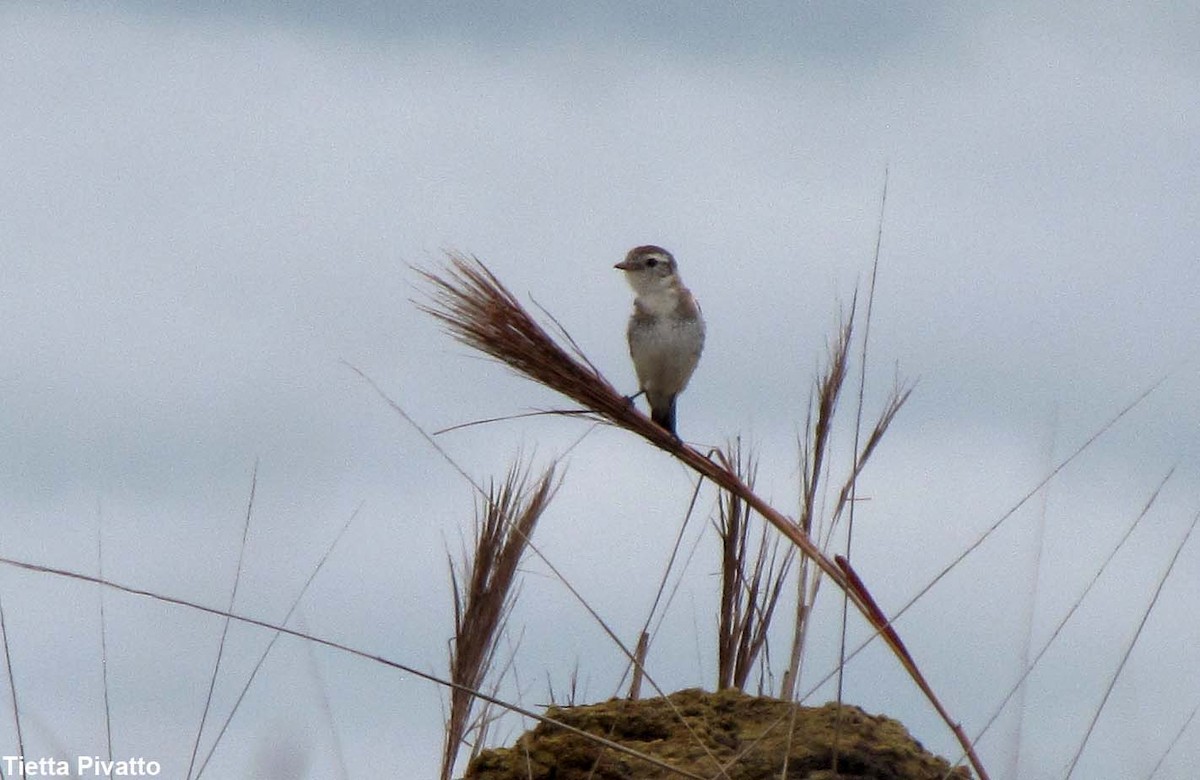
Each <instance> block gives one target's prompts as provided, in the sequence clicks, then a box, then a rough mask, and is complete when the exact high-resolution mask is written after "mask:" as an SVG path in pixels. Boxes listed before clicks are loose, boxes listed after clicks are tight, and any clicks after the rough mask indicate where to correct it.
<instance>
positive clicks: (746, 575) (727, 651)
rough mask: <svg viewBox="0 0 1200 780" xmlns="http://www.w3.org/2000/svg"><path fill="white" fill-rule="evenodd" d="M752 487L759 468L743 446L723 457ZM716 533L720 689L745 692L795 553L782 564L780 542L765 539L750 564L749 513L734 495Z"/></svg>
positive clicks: (724, 500)
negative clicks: (718, 540)
mask: <svg viewBox="0 0 1200 780" xmlns="http://www.w3.org/2000/svg"><path fill="white" fill-rule="evenodd" d="M718 457H719V458H720V459H721V460H722V462H724V463H725V464H726V465H727V466H728V467H730V468H732V469H734V470H735V471H736V472H737V473H738V474H739V475H741V477H742V479H743V480H744V481H745V482H746V484H747V485H749V486H750V487H751V488H753V487H754V478H755V474H756V472H757V464H756V463H755V461H754V458H753V456H752V455H745V454H744V453H743V451H742V446H741V441H740V440H739V441H737V442H735V443H734V444H732V445H730V446H729V447H727V448H726V450H725V451H724V452H721V453H718ZM717 508H718V518H717V523H716V527H717V534H718V537H719V538H720V540H721V599H720V608H719V610H718V619H717V688H718V690H720V689H724V688H735V689H737V690H739V691H741V690H745V687H746V681H747V680H748V679H749V677H750V673H751V672H752V671H753V669H754V663H755V661H756V660H757V658H758V656H759V653H760V652H761V651H762V649H763V647H764V645H765V644H766V641H767V632H768V630H769V628H770V625H771V618H772V617H773V615H774V611H775V605H776V603H778V601H779V596H780V593H781V592H782V589H783V584H784V580H785V578H786V576H787V571H788V568H789V565H790V563H791V560H792V556H791V553H792V552H793V550H794V548H791V547H789V548H788V553H789V554H788V555H785V557H784V560H783V561H782V562H780V561H779V560H778V556H777V553H778V549H779V545H778V541H779V538H778V537H775V544H771V543H770V542H769V541H768V539H767V536H766V529H765V527H764V529H763V534H762V536H761V538H760V539H759V541H758V546H757V548H756V550H755V552H754V554H753V562H752V563H750V557H751V553H750V546H749V533H750V525H751V522H750V520H751V517H750V513H749V512H748V511H747V507H746V504H745V502H743V501H742V500H741V498H739V497H738V496H736V495H734V494H733V493H728V492H726V493H722V495H721V496H720V498H719V499H718V502H717Z"/></svg>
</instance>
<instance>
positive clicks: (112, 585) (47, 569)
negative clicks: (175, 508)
mask: <svg viewBox="0 0 1200 780" xmlns="http://www.w3.org/2000/svg"><path fill="white" fill-rule="evenodd" d="M0 565H3V566H8V567H11V568H14V569H19V570H21V571H27V572H32V573H35V574H43V575H46V576H50V577H60V578H63V579H67V580H72V581H74V582H84V583H89V584H92V585H98V586H100V587H104V588H108V589H110V590H115V591H117V592H120V593H125V594H128V595H130V596H137V597H139V598H146V599H150V600H152V601H157V602H160V603H163V604H170V605H172V606H176V607H182V608H184V609H189V610H192V611H194V612H198V613H201V614H205V615H212V616H214V617H219V618H225V619H228V620H232V621H234V622H237V623H241V624H243V625H247V626H256V627H258V628H262V629H265V630H267V631H278V632H280V633H282V634H284V635H286V636H289V637H293V638H295V639H302V640H304V641H306V642H310V643H312V644H314V645H320V646H322V647H328V648H329V649H331V650H335V651H337V652H339V653H345V654H346V655H349V656H353V657H355V658H361V659H362V660H365V661H369V662H371V663H375V664H379V665H380V666H384V667H387V668H389V669H393V670H395V671H398V672H403V673H404V674H407V675H410V676H412V677H416V678H418V679H421V680H425V681H426V682H430V683H433V684H435V685H440V686H442V687H444V688H449V689H451V690H458V689H460V688H462V686H459V685H457V684H456V683H454V682H453V681H452V680H447V679H445V678H442V677H438V676H437V675H435V674H431V673H429V672H426V671H423V670H422V669H419V668H417V667H415V666H410V665H408V664H404V663H401V662H399V661H395V660H392V659H390V658H387V657H385V656H382V655H378V654H375V653H370V652H367V651H366V650H360V649H358V648H356V647H353V646H351V645H347V644H344V643H342V642H336V641H334V640H332V639H326V638H324V637H320V636H317V635H315V634H310V633H307V632H305V631H300V630H297V629H294V628H288V627H287V626H282V625H278V624H276V623H272V622H270V621H267V620H260V619H259V618H255V617H250V616H249V615H241V614H238V613H235V612H231V611H229V610H224V609H219V608H217V607H210V606H207V605H204V604H200V603H198V602H195V601H188V600H187V599H181V598H177V597H175V596H168V595H166V594H163V593H155V592H154V591H151V590H146V589H144V588H136V587H133V586H132V585H125V584H123V583H119V582H115V581H113V580H104V579H101V578H100V577H96V576H93V575H90V574H84V573H82V572H77V571H71V570H69V569H61V568H58V567H55V566H43V565H42V564H39V563H30V562H29V561H22V560H18V559H16V558H9V557H7V556H0ZM0 606H2V605H0ZM2 617H3V610H2V609H0V624H2V623H3V620H2ZM0 628H2V625H0ZM2 636H3V632H2V631H0V637H2ZM10 669H11V665H10ZM465 692H466V693H470V694H471V695H473V696H474V697H475V698H477V699H480V700H482V701H487V702H490V703H492V704H494V705H496V706H498V707H503V708H504V709H506V710H508V711H509V712H512V713H514V714H516V715H520V716H522V717H525V718H530V719H532V720H535V721H537V722H539V723H545V724H546V725H549V726H554V727H555V728H560V729H563V730H565V731H569V732H571V733H572V734H575V735H577V736H579V737H582V738H583V739H587V740H590V741H592V742H594V743H596V744H597V745H600V746H602V747H605V748H608V749H609V750H613V751H616V752H618V753H621V754H623V755H627V756H630V757H631V758H636V759H637V760H639V761H644V762H646V763H647V764H650V765H652V766H655V767H658V768H659V769H661V770H663V771H666V772H669V773H671V774H672V775H675V776H678V777H688V778H692V780H712V778H709V777H705V776H704V775H698V774H695V773H693V772H688V771H686V770H683V769H679V768H678V767H674V766H671V765H670V764H668V763H667V762H665V761H662V760H660V759H657V758H655V757H654V756H649V755H646V754H644V753H640V752H638V751H637V750H634V749H633V748H631V747H628V746H627V745H622V744H620V743H619V742H613V741H612V740H606V739H604V738H602V737H599V736H597V735H595V734H592V733H590V732H588V731H584V730H583V729H580V728H578V727H576V726H572V725H571V724H569V723H563V722H562V721H559V720H556V719H554V718H550V717H547V716H545V715H542V714H540V713H537V712H534V711H533V710H530V709H527V708H525V707H521V706H520V705H517V704H513V703H512V702H507V701H504V700H503V699H500V698H499V697H496V696H492V695H491V694H488V693H485V692H484V691H471V690H466V691H465Z"/></svg>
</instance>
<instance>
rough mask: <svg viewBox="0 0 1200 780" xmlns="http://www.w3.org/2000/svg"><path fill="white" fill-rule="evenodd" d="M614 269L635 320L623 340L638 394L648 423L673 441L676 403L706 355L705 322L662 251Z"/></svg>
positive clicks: (641, 253)
mask: <svg viewBox="0 0 1200 780" xmlns="http://www.w3.org/2000/svg"><path fill="white" fill-rule="evenodd" d="M614 268H618V269H620V270H622V271H624V272H625V280H626V281H627V282H629V286H630V287H632V288H633V292H634V299H633V315H632V316H631V317H630V318H629V328H628V329H627V331H626V336H627V337H628V339H629V355H630V357H632V358H633V368H634V371H635V372H636V373H637V379H638V386H639V392H638V393H637V394H636V395H634V396H632V397H633V398H636V397H637V396H638V395H641V394H642V393H645V395H646V399H647V400H648V401H649V402H650V419H652V420H654V422H656V423H658V424H659V425H661V426H662V427H663V428H666V429H667V430H668V431H670V432H671V434H672V435H673V436H675V438H677V439H678V438H679V434H678V433H677V432H676V430H675V399H676V398H677V397H678V396H679V394H680V393H681V392H683V389H684V388H685V387H687V384H688V380H690V379H691V378H692V372H694V371H695V370H696V364H697V363H698V362H700V353H701V352H702V351H703V350H704V317H703V316H701V314H700V305H699V304H698V303H697V302H696V299H695V297H694V296H693V295H692V293H691V292H690V291H689V290H688V288H686V287H684V286H683V281H682V280H681V279H680V278H679V268H678V266H677V265H676V263H675V257H674V256H673V255H672V254H671V253H670V252H668V251H667V250H665V249H663V248H662V247H660V246H654V245H652V244H646V245H644V246H637V247H634V248H633V249H631V250H629V253H628V254H627V255H625V259H624V260H623V261H621V262H619V263H617V264H616V265H615V266H614Z"/></svg>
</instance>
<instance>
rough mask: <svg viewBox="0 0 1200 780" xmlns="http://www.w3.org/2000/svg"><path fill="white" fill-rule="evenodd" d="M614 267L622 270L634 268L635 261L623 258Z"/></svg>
mask: <svg viewBox="0 0 1200 780" xmlns="http://www.w3.org/2000/svg"><path fill="white" fill-rule="evenodd" d="M613 268H617V269H619V270H621V271H630V270H633V263H631V262H629V261H628V260H622V261H621V262H619V263H617V264H616V265H614V266H613Z"/></svg>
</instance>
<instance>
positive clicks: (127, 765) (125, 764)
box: [9, 756, 162, 777]
mask: <svg viewBox="0 0 1200 780" xmlns="http://www.w3.org/2000/svg"><path fill="white" fill-rule="evenodd" d="M63 763H65V762H63ZM160 772H162V765H161V764H159V763H158V762H157V761H147V760H146V759H144V758H127V759H121V760H117V759H114V760H111V761H109V760H105V759H103V758H101V757H100V756H78V757H77V758H76V759H75V774H77V775H79V776H80V777H157V776H158V774H159V773H160ZM9 774H12V772H11V770H10V772H9Z"/></svg>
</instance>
